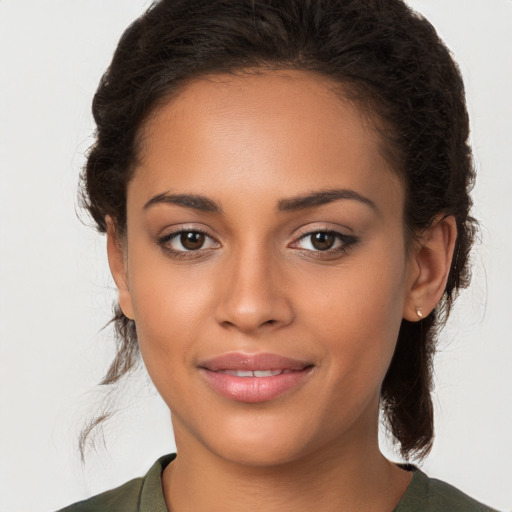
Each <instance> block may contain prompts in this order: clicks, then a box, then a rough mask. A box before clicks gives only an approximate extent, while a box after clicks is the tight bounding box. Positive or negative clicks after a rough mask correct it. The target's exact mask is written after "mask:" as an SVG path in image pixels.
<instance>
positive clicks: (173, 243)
mask: <svg viewBox="0 0 512 512" xmlns="http://www.w3.org/2000/svg"><path fill="white" fill-rule="evenodd" d="M158 244H159V245H160V246H161V247H162V248H163V249H165V250H167V251H169V252H171V253H186V252H194V251H199V250H204V249H213V248H216V247H219V243H218V242H217V241H216V240H214V239H213V238H212V237H211V236H209V235H208V234H207V233H206V232H204V231H201V230H198V229H190V230H180V231H174V232H173V233H168V234H166V235H164V236H162V237H161V238H159V240H158Z"/></svg>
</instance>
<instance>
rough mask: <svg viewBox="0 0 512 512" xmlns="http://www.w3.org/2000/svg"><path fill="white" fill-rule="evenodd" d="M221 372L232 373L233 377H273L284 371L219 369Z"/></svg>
mask: <svg viewBox="0 0 512 512" xmlns="http://www.w3.org/2000/svg"><path fill="white" fill-rule="evenodd" d="M284 371H286V370H284ZM221 373H226V374H227V375H233V376H234V377H273V376H274V375H279V374H281V373H284V372H283V370H254V371H251V370H221Z"/></svg>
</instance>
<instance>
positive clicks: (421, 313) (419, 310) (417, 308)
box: [416, 306, 423, 318]
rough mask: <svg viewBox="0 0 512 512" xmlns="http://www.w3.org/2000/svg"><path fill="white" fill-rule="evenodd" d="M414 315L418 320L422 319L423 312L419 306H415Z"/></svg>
mask: <svg viewBox="0 0 512 512" xmlns="http://www.w3.org/2000/svg"><path fill="white" fill-rule="evenodd" d="M416 314H417V315H418V317H419V318H423V311H422V310H421V307H420V306H416Z"/></svg>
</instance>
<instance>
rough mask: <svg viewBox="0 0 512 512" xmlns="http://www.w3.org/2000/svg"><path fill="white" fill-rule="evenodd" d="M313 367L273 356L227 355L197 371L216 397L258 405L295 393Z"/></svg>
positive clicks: (206, 362)
mask: <svg viewBox="0 0 512 512" xmlns="http://www.w3.org/2000/svg"><path fill="white" fill-rule="evenodd" d="M313 367H314V365H313V364H312V363H311V362H307V361H300V360H296V359H290V358H287V357H283V356H279V355H276V354H266V353H264V354H242V353H229V354H224V355H221V356H218V357H216V358H213V359H210V360H208V361H205V362H203V363H201V365H200V366H199V370H200V373H201V375H202V376H203V377H204V379H205V380H206V382H207V384H208V385H209V387H210V388H211V389H212V390H213V391H214V392H216V393H217V394H220V395H221V396H223V397H225V398H228V399H230V400H235V401H237V402H245V403H259V402H267V401H270V400H274V399H276V398H278V397H280V396H281V395H284V394H285V393H291V392H293V391H295V390H298V389H299V388H300V387H302V386H301V385H302V384H303V382H304V381H305V380H306V379H307V377H308V376H309V375H310V373H311V370H312V369H313Z"/></svg>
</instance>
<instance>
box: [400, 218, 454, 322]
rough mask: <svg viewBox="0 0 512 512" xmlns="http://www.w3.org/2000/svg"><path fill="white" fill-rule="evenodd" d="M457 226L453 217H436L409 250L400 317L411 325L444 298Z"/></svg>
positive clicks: (428, 312) (427, 313)
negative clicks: (406, 279) (405, 294)
mask: <svg viewBox="0 0 512 512" xmlns="http://www.w3.org/2000/svg"><path fill="white" fill-rule="evenodd" d="M456 238H457V224H456V221H455V217H454V216H453V215H449V216H443V215H439V216H438V217H436V219H434V222H433V223H432V225H431V226H430V227H429V228H428V229H426V230H425V231H424V232H423V233H422V234H421V236H420V238H419V240H417V241H416V243H415V247H414V248H412V250H411V254H410V260H409V264H410V266H409V280H408V283H409V285H408V297H407V300H406V301H405V304H404V312H403V317H404V318H405V319H406V320H409V321H411V322H414V321H418V320H421V318H423V317H425V316H427V315H429V314H430V313H431V312H432V310H433V309H434V308H435V307H436V306H437V304H438V302H439V301H440V300H441V297H442V296H443V293H444V290H445V287H446V281H447V279H448V274H449V272H450V267H451V263H452V258H453V251H454V248H455V240H456Z"/></svg>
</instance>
